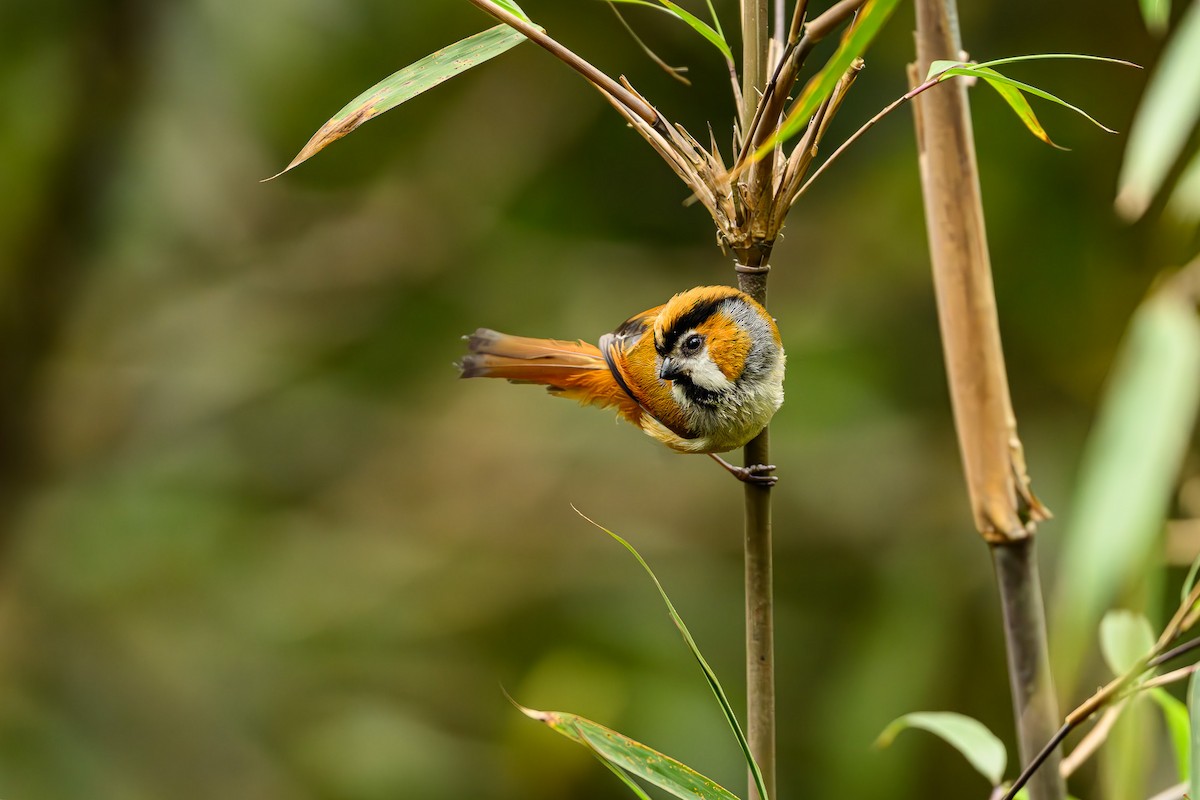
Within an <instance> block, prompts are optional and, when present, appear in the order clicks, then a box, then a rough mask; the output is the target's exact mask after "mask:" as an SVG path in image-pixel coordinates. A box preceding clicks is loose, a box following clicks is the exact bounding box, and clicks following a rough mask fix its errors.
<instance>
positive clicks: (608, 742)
mask: <svg viewBox="0 0 1200 800" xmlns="http://www.w3.org/2000/svg"><path fill="white" fill-rule="evenodd" d="M521 711H522V713H524V714H525V715H526V716H528V717H529V718H530V719H535V720H537V721H538V722H542V723H544V724H546V725H547V726H549V727H550V728H551V729H553V730H554V731H556V732H558V733H560V734H562V735H563V736H565V737H567V738H568V739H570V740H571V741H573V742H576V743H578V744H581V745H583V746H585V747H587V748H589V749H590V750H592V752H593V753H595V754H596V755H597V756H599V757H601V758H603V759H604V760H605V761H606V762H608V763H609V764H611V765H613V766H614V767H617V768H619V769H621V770H624V771H625V772H627V773H629V774H630V775H633V776H635V777H638V778H641V779H642V780H644V781H646V782H647V783H650V784H653V785H654V786H657V787H659V788H660V789H663V790H665V791H667V792H669V793H671V794H672V795H674V796H675V797H678V798H680V800H738V798H737V796H736V795H734V794H733V793H732V792H730V791H729V790H728V789H725V788H724V787H722V786H720V785H719V784H718V783H716V782H715V781H713V780H712V779H710V778H706V777H704V776H703V775H701V774H700V773H699V772H696V771H695V770H694V769H692V768H691V767H689V766H687V765H686V764H682V763H680V762H679V761H676V760H675V759H673V758H671V757H670V756H667V755H664V754H663V753H660V752H658V751H657V750H655V749H653V748H651V747H647V746H646V745H644V744H642V743H641V742H636V741H634V740H633V739H630V738H629V737H628V736H625V735H623V734H620V733H617V732H616V731H614V730H612V729H611V728H606V727H604V726H603V725H600V724H599V723H596V722H592V721H591V720H589V719H585V718H583V717H581V716H578V715H576V714H568V713H565V712H561V711H535V710H534V709H531V708H521Z"/></svg>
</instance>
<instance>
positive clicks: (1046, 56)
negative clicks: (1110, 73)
mask: <svg viewBox="0 0 1200 800" xmlns="http://www.w3.org/2000/svg"><path fill="white" fill-rule="evenodd" d="M1023 61H1100V62H1103V63H1105V64H1119V65H1121V66H1123V67H1133V68H1134V69H1141V67H1140V66H1139V65H1137V64H1135V63H1133V62H1132V61H1126V60H1125V59H1123V58H1109V57H1108V56H1089V55H1084V54H1082V53H1032V54H1030V55H1025V56H1005V57H1004V58H993V59H992V60H990V61H980V62H977V63H972V62H969V61H934V62H933V63H931V64H930V65H929V71H928V72H927V73H925V80H927V81H928V80H931V79H933V78H934V77H936V76H937V75H938V74H939V73H941V72H945V71H946V70H948V69H950V68H951V67H983V68H985V69H989V68H992V67H998V66H1001V65H1003V64H1018V63H1020V62H1023Z"/></svg>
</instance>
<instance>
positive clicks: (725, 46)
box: [659, 0, 733, 61]
mask: <svg viewBox="0 0 1200 800" xmlns="http://www.w3.org/2000/svg"><path fill="white" fill-rule="evenodd" d="M659 2H661V3H662V4H663V5H664V6H666V7H667V8H669V9H670V10H671V11H674V12H675V16H677V17H679V18H680V19H681V20H683V21H684V22H686V23H687V24H688V25H690V26H691V27H692V30H694V31H695V32H696V33H698V34H700V35H701V36H703V37H704V38H705V39H707V40H708V42H709V43H710V44H711V45H712V46H713V47H715V48H717V49H718V50H720V51H721V55H723V56H725V58H727V59H729V60H730V61H732V60H733V51H731V50H730V49H729V42H727V41H725V37H724V36H723V35H722V34H721V33H720V32H719V31H717V30H715V29H714V28H713V27H712V26H711V25H709V24H708V23H707V22H705V21H704V20H702V19H700V18H699V17H697V16H696V15H695V14H692V13H691V12H690V11H688V10H687V9H686V8H683V7H682V6H680V5H678V4H676V3H672V2H671V0H659Z"/></svg>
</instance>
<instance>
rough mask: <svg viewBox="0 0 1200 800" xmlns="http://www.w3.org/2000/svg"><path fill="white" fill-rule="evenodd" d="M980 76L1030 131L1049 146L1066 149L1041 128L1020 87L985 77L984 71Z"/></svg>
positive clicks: (992, 71)
mask: <svg viewBox="0 0 1200 800" xmlns="http://www.w3.org/2000/svg"><path fill="white" fill-rule="evenodd" d="M981 72H983V70H981ZM986 72H990V73H992V74H995V75H999V74H1000V73H998V72H996V71H995V70H987V71H986ZM982 77H983V80H984V81H985V82H986V83H987V85H988V86H991V87H992V88H993V89H995V90H996V93H997V94H999V95H1000V97H1002V98H1003V99H1004V102H1006V103H1008V107H1009V108H1011V109H1012V110H1013V113H1014V114H1016V115H1017V117H1018V118H1019V119H1020V120H1021V122H1024V123H1025V127H1026V128H1028V129H1029V132H1030V133H1032V134H1033V135H1034V136H1036V137H1037V138H1039V139H1041V140H1042V141H1043V142H1045V143H1046V144H1048V145H1050V146H1051V147H1056V148H1058V149H1059V150H1066V149H1067V148H1065V147H1062V146H1061V145H1058V144H1055V143H1054V141H1053V140H1051V139H1050V134H1048V133H1046V129H1045V128H1043V127H1042V123H1040V122H1039V121H1038V118H1037V115H1036V114H1034V113H1033V106H1031V105H1029V101H1028V100H1026V99H1025V95H1024V94H1022V92H1021V90H1020V89H1017V88H1015V87H1013V86H1009V85H1008V84H1007V83H1004V82H1003V81H998V80H993V79H992V78H989V77H987V74H986V73H985V74H983V75H982Z"/></svg>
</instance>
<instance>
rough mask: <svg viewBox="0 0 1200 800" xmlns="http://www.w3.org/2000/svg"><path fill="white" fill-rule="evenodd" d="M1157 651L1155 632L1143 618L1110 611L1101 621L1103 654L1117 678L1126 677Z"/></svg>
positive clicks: (1117, 610)
mask: <svg viewBox="0 0 1200 800" xmlns="http://www.w3.org/2000/svg"><path fill="white" fill-rule="evenodd" d="M1152 649H1154V629H1153V628H1151V627H1150V620H1148V619H1146V617H1145V616H1144V615H1142V614H1135V613H1134V612H1132V611H1126V610H1125V609H1116V610H1114V611H1109V612H1108V613H1107V614H1105V615H1104V619H1102V620H1100V652H1101V653H1102V654H1103V655H1104V661H1105V663H1106V664H1108V668H1109V669H1111V670H1112V671H1113V674H1115V675H1124V674H1125V673H1126V672H1128V671H1129V670H1130V669H1131V668H1132V667H1133V666H1134V665H1135V664H1136V663H1137V662H1138V660H1139V659H1141V658H1142V657H1143V656H1145V655H1146V654H1147V653H1149V652H1150V651H1151V650H1152Z"/></svg>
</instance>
